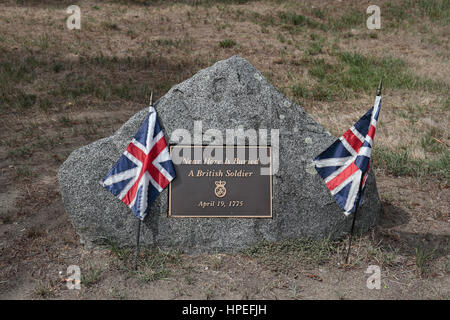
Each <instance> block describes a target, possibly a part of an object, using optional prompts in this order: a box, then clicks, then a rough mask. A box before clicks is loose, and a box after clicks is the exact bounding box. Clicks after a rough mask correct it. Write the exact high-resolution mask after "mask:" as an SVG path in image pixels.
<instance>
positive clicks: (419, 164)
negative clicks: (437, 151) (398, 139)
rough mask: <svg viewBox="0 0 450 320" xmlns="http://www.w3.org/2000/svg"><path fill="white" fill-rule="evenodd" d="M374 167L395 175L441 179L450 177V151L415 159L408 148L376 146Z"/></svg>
mask: <svg viewBox="0 0 450 320" xmlns="http://www.w3.org/2000/svg"><path fill="white" fill-rule="evenodd" d="M373 162H374V167H377V168H383V169H385V170H386V171H387V172H388V173H390V174H393V175H395V176H413V177H421V176H425V175H431V176H435V177H437V178H438V179H441V180H444V179H446V180H448V179H449V177H450V151H448V150H445V151H444V152H443V153H442V154H441V155H440V157H439V158H437V159H414V158H412V157H411V156H410V154H409V153H408V151H407V150H400V151H391V150H389V149H386V148H381V147H375V148H374V151H373Z"/></svg>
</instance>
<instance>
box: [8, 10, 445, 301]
mask: <svg viewBox="0 0 450 320" xmlns="http://www.w3.org/2000/svg"><path fill="white" fill-rule="evenodd" d="M21 3H22V2H21ZM78 5H79V6H80V7H81V9H82V30H79V31H73V32H72V31H68V30H67V29H66V28H65V19H66V18H67V14H66V13H65V6H62V5H60V4H59V3H58V2H56V1H41V2H37V1H30V2H25V4H17V3H16V2H15V1H6V2H5V3H3V2H2V3H1V4H0V19H1V20H0V31H1V32H0V49H2V51H0V53H1V55H0V62H2V63H6V62H11V63H13V64H21V63H24V59H25V58H27V57H34V58H36V59H38V60H39V61H40V63H41V64H42V65H40V66H38V67H37V68H36V69H34V71H33V73H32V74H33V77H32V80H31V81H22V80H20V79H19V80H14V79H12V80H10V81H11V82H12V83H13V85H12V86H11V87H8V86H6V88H9V89H11V90H22V91H23V92H26V93H28V94H35V95H36V97H37V101H36V103H35V105H34V106H33V107H31V109H30V108H29V109H11V108H10V109H6V110H8V112H2V117H1V119H0V139H1V142H2V144H1V145H2V148H1V149H0V218H1V219H0V298H1V299H142V298H143V299H449V297H450V291H449V289H450V277H449V274H450V261H449V250H448V249H449V244H450V233H449V230H450V228H449V223H450V216H449V203H450V193H449V190H448V189H449V186H448V181H446V180H445V179H438V178H436V177H433V176H428V177H427V176H425V177H414V176H412V177H409V176H402V177H397V176H393V175H391V174H389V172H388V171H387V170H385V168H375V175H376V177H377V185H378V190H379V194H380V198H381V200H382V203H383V215H382V219H381V222H380V225H379V226H378V227H377V228H376V230H373V231H372V232H371V233H369V234H367V235H363V236H361V237H358V239H357V240H356V241H355V245H354V250H353V251H352V257H351V260H352V261H353V263H352V265H350V266H343V265H342V254H343V253H342V251H340V252H338V253H335V254H333V255H331V256H330V257H328V258H327V259H326V261H325V262H323V263H313V264H311V263H308V262H307V261H306V260H305V261H303V260H302V259H303V257H302V256H299V257H298V258H297V259H295V258H294V260H293V261H290V260H286V261H285V262H286V263H284V262H283V261H279V262H278V263H276V262H274V261H273V260H271V257H270V256H267V255H270V253H269V254H266V255H264V254H262V255H252V254H249V253H242V254H234V255H229V254H220V253H218V254H215V255H196V256H188V255H184V254H174V255H170V257H171V258H170V259H168V261H166V262H165V264H164V269H163V271H164V273H163V274H162V275H159V276H158V275H155V274H154V273H152V272H154V271H155V270H156V269H155V270H149V269H148V268H146V267H142V268H143V271H145V272H146V273H144V274H135V273H133V272H132V271H130V265H129V263H127V262H126V261H127V260H126V259H125V261H123V260H121V259H120V258H119V257H118V254H117V253H115V252H114V250H112V249H111V248H105V249H102V250H85V249H84V248H83V246H82V245H81V244H80V243H79V237H78V235H77V234H76V231H75V230H74V228H73V227H72V225H71V223H70V221H69V219H68V216H67V214H66V213H65V211H64V208H63V205H62V202H61V197H60V193H59V189H58V183H57V178H56V176H57V170H58V168H59V165H60V164H61V163H62V162H63V161H64V159H66V157H67V156H68V155H69V153H70V152H71V151H72V150H74V149H76V148H78V147H80V146H82V145H85V144H87V143H90V142H92V141H95V140H97V139H99V138H102V137H105V136H108V135H110V134H111V133H112V132H114V131H115V130H117V129H118V128H119V127H120V126H121V124H122V123H124V122H125V121H126V120H127V119H128V118H129V117H130V116H131V115H132V114H134V113H135V112H136V111H138V110H140V109H141V108H142V107H143V106H144V105H145V104H146V103H147V102H148V93H149V92H148V90H147V91H145V90H143V91H138V90H137V89H136V90H135V89H128V90H129V91H128V93H129V94H128V95H127V92H125V94H122V95H121V94H120V93H118V94H116V93H111V94H108V92H107V89H105V85H104V83H103V82H102V81H103V80H105V79H106V80H105V81H110V82H106V84H108V83H113V84H114V83H119V84H126V83H128V81H131V82H130V83H131V86H136V85H139V84H141V85H142V84H144V87H149V88H155V89H157V90H156V94H157V95H158V96H162V95H163V94H164V93H165V92H166V91H167V90H168V89H169V88H170V87H171V86H172V85H174V84H176V83H178V82H180V81H181V80H183V79H186V78H188V77H190V76H191V75H192V74H194V73H195V72H197V71H198V70H199V69H201V68H203V67H206V66H208V65H210V64H211V63H213V62H215V61H218V60H221V59H223V58H227V57H229V56H231V55H233V54H239V55H240V56H242V57H244V58H246V59H247V60H249V61H250V62H251V63H252V64H254V65H255V67H257V68H258V69H259V70H261V71H262V72H263V73H264V74H265V75H267V76H269V77H270V81H271V82H272V83H273V84H274V85H275V86H276V87H277V88H279V89H280V90H281V91H283V92H284V93H285V94H286V95H288V96H289V97H291V98H293V94H292V92H291V91H290V88H291V86H292V85H293V84H295V83H296V82H297V81H306V82H308V83H310V82H312V83H314V81H315V80H314V79H312V77H311V76H310V74H309V71H308V69H307V68H306V67H304V66H302V64H301V62H300V63H297V62H296V61H301V59H302V58H303V57H304V56H305V50H304V48H306V47H307V46H308V45H309V41H310V33H311V32H315V33H317V34H319V35H320V36H322V37H324V38H325V39H326V40H325V50H324V52H323V53H320V54H319V55H318V56H317V57H323V58H324V59H326V60H327V61H333V60H335V59H336V58H335V57H334V56H333V55H331V54H329V50H331V48H332V46H333V44H337V46H338V47H339V49H340V50H347V51H349V50H353V49H358V50H360V51H361V52H362V53H364V54H371V55H373V56H383V55H384V54H386V53H388V54H390V55H392V56H395V57H401V58H402V59H404V60H405V61H406V62H407V63H408V66H409V67H410V69H411V70H412V71H413V72H415V73H416V74H417V75H419V76H421V77H427V78H431V79H434V80H439V81H445V82H447V83H448V75H449V74H450V72H449V71H450V70H449V68H450V67H449V66H450V64H449V63H448V53H447V55H445V54H442V53H443V52H444V53H445V52H448V37H447V36H448V33H447V36H446V33H445V26H442V25H440V24H439V23H434V22H433V23H432V22H429V21H428V20H427V21H424V22H421V23H422V24H420V23H418V24H412V25H409V24H408V25H407V27H404V26H402V27H397V28H386V30H385V29H382V30H380V31H379V34H380V36H378V37H377V38H370V37H368V36H367V35H368V34H369V33H368V32H367V30H365V25H363V26H362V27H360V26H352V27H349V28H348V30H345V32H342V34H341V33H337V34H336V33H333V32H331V31H323V30H316V29H314V30H313V31H311V30H309V29H305V30H303V31H301V32H297V33H294V34H290V33H289V32H286V31H285V29H283V26H282V25H279V24H267V25H264V23H263V22H261V21H265V20H264V19H263V18H261V17H271V16H272V17H274V19H276V17H277V15H276V12H277V11H279V10H284V11H289V10H291V11H292V10H293V11H296V12H301V13H304V14H305V15H306V14H310V12H312V11H311V10H312V9H314V8H324V9H328V10H329V12H328V13H329V14H330V15H332V16H339V15H341V14H344V13H345V12H347V11H348V10H350V9H358V10H362V11H363V12H365V8H366V7H367V6H368V4H366V3H365V2H364V3H361V2H359V1H348V2H344V3H343V2H342V1H314V2H312V1H311V2H308V1H307V2H305V3H303V4H301V5H299V4H298V3H297V2H296V1H286V2H283V3H279V2H276V1H254V2H249V3H247V4H241V5H240V4H231V5H229V4H217V5H216V4H215V3H214V2H213V1H211V2H210V3H209V4H208V5H200V6H193V5H186V4H183V3H175V4H173V3H169V4H155V5H149V6H142V5H138V4H124V3H123V2H119V1H111V2H105V3H103V2H102V3H101V4H98V2H95V1H79V2H78ZM95 6H97V8H98V9H97V8H96V7H95ZM255 13H259V17H260V18H255V17H256V15H255ZM258 19H260V20H258ZM261 19H263V20H261ZM423 24H426V25H428V28H427V29H426V30H425V29H424V28H423ZM427 30H428V31H427ZM280 34H281V35H283V36H284V37H285V38H286V41H284V42H283V41H281V40H280V39H281V37H280ZM224 39H233V40H234V41H235V42H236V45H235V46H233V47H232V48H221V47H220V45H219V42H220V41H222V40H224ZM158 41H159V42H158ZM99 56H100V57H102V59H103V60H102V61H103V62H98V60H96V57H99ZM127 59H130V61H131V64H127V63H128V62H127V61H128V60H127ZM291 62H295V63H291ZM102 63H104V65H103V64H102ZM60 66H62V71H59V72H57V71H55V72H53V71H52V70H56V69H57V68H59V67H60ZM73 74H79V75H81V76H82V77H84V78H83V79H84V81H86V82H80V83H81V84H85V83H87V84H89V83H94V84H95V87H97V88H100V89H99V90H106V91H101V92H99V93H98V91H95V90H94V89H92V88H90V87H88V89H87V90H88V93H86V94H81V95H78V96H75V97H70V95H69V94H67V92H71V91H70V90H69V91H68V88H69V89H74V88H76V87H78V86H79V85H80V84H77V83H76V84H75V85H73V87H72V86H71V84H70V83H66V82H65V81H66V80H65V79H66V77H67V76H68V75H73ZM24 77H25V76H24ZM130 77H131V78H132V79H131V80H130ZM0 79H1V78H0ZM133 81H134V82H133ZM89 90H91V91H89ZM134 90H135V91H134ZM60 91H61V92H62V93H58V92H60ZM104 92H106V93H105V94H104ZM103 94H104V95H103ZM384 97H385V98H384V104H383V116H382V117H383V122H384V124H383V126H382V127H380V128H379V130H378V131H377V141H376V143H378V144H379V145H381V146H384V147H386V148H395V147H397V146H399V145H400V144H401V145H403V146H404V145H407V146H408V145H409V146H411V148H412V150H413V152H412V154H413V155H414V156H415V157H417V158H418V159H426V158H427V157H432V156H433V155H430V154H428V153H427V151H424V150H423V149H422V148H421V147H420V141H419V140H420V139H419V138H420V135H421V134H422V133H423V132H425V131H426V130H427V129H428V128H429V127H430V126H431V127H433V126H434V127H436V128H440V130H442V131H444V134H443V137H441V138H440V139H442V140H443V143H444V144H445V143H447V149H448V136H449V135H448V116H449V114H448V108H447V109H443V112H442V109H437V107H436V106H437V105H439V103H441V101H442V99H444V100H445V99H446V97H448V92H424V91H417V92H416V91H413V90H406V89H401V90H394V89H389V88H387V89H386V90H385V92H384ZM40 98H47V99H48V100H49V101H50V106H49V107H48V108H45V109H43V108H39V107H37V106H36V105H38V104H39V103H40V102H39V101H40V100H39V99H40ZM372 99H373V95H371V94H368V93H364V92H359V93H358V95H356V96H355V97H349V98H345V99H344V98H342V99H334V100H333V101H315V100H313V99H304V100H303V101H302V103H303V105H304V107H305V109H306V110H307V111H308V112H310V113H311V114H312V115H313V116H314V117H315V119H317V121H319V122H320V123H321V124H322V125H324V126H325V127H326V128H327V129H329V130H330V131H331V132H333V133H334V134H336V135H339V134H340V133H342V132H343V131H345V130H346V129H347V128H348V127H349V126H350V125H351V124H352V123H353V122H354V121H355V120H356V119H357V118H358V117H359V116H360V115H361V114H362V113H363V112H365V111H366V109H367V108H366V107H367V106H368V105H369V104H370V103H371V102H372ZM447 99H448V98H447ZM0 103H1V104H2V105H3V102H0ZM414 103H417V104H420V105H423V108H424V112H423V114H421V116H420V117H419V120H418V122H417V124H416V125H415V129H413V128H412V127H413V126H411V125H410V124H409V122H408V121H407V120H405V119H404V118H401V117H398V116H396V114H395V110H403V109H406V106H407V105H410V104H414ZM0 106H1V105H0ZM343 111H346V112H343ZM430 123H431V124H430ZM414 130H416V131H417V130H418V132H419V134H417V132H415V131H414ZM418 137H419V138H418ZM399 140H401V143H400V142H399ZM22 144H23V145H25V146H27V147H28V148H29V150H27V149H19V147H20V146H21V145H22ZM339 246H340V248H342V247H343V246H345V241H342V242H341V243H340V244H339ZM418 248H425V249H426V250H427V251H426V252H428V253H429V252H431V250H432V249H436V250H435V251H434V253H433V255H432V256H430V257H429V259H427V260H426V261H425V263H424V265H423V269H422V270H421V268H419V267H418V258H419V257H418V254H417V252H416V250H417V249H418ZM154 254H155V256H157V255H158V254H157V253H154ZM287 255H289V253H288V254H287ZM386 255H390V256H389V258H387V257H386ZM294 256H295V252H294ZM290 257H291V258H292V255H291V256H290ZM151 259H152V258H151V257H148V256H147V257H142V263H143V264H144V263H145V261H151ZM286 259H288V258H286ZM287 261H290V263H291V264H288V263H287ZM371 264H375V265H380V266H381V267H382V273H381V283H382V286H381V289H380V290H369V289H367V287H366V280H367V278H368V274H366V273H365V271H366V269H367V267H368V266H369V265H371ZM69 265H79V266H80V267H81V271H82V274H83V275H84V276H86V277H87V278H86V279H87V280H85V282H84V283H83V284H82V289H81V290H68V289H67V288H66V285H65V282H64V278H65V272H66V269H67V267H68V266H69ZM89 276H90V278H89ZM152 276H154V278H155V280H153V278H151V277H152ZM145 277H147V278H146V280H145V279H144V280H143V278H145ZM149 277H150V278H149ZM149 279H150V280H149Z"/></svg>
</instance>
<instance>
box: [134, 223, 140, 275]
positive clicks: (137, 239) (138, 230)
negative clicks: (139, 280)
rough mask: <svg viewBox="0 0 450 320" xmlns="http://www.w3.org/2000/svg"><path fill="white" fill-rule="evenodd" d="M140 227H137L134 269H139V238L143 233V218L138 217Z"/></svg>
mask: <svg viewBox="0 0 450 320" xmlns="http://www.w3.org/2000/svg"><path fill="white" fill-rule="evenodd" d="M138 220H139V221H138V227H137V234H136V255H135V256H134V270H135V271H136V270H137V260H138V255H139V238H140V235H141V222H142V220H141V219H139V218H138Z"/></svg>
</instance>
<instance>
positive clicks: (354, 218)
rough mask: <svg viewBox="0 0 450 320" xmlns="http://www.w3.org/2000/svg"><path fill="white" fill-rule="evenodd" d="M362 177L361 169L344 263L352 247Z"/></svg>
mask: <svg viewBox="0 0 450 320" xmlns="http://www.w3.org/2000/svg"><path fill="white" fill-rule="evenodd" d="M363 178H364V172H362V171H361V181H360V182H359V189H358V199H357V200H356V208H355V213H353V221H352V229H351V231H350V238H349V239H348V249H347V256H346V257H345V264H348V257H349V256H350V249H351V247H352V238H353V230H354V229H355V221H356V214H357V213H358V208H359V201H360V200H361V189H362V185H363Z"/></svg>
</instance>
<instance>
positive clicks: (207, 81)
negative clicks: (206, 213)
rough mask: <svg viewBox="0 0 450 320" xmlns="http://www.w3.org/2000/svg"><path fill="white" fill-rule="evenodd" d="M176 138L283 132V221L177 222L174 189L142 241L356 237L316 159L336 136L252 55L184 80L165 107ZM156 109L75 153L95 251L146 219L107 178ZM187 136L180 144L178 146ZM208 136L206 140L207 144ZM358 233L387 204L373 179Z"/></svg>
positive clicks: (86, 238)
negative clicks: (171, 208)
mask: <svg viewBox="0 0 450 320" xmlns="http://www.w3.org/2000/svg"><path fill="white" fill-rule="evenodd" d="M155 108H156V110H157V111H158V116H159V118H160V121H161V124H162V126H163V127H164V131H165V134H166V138H167V139H169V138H170V137H171V133H172V132H173V131H174V130H175V129H177V128H185V129H187V130H189V131H190V132H191V133H192V132H193V128H194V121H196V120H202V121H203V122H202V130H203V132H205V131H206V130H208V129H220V130H222V132H223V134H225V129H227V128H233V129H234V128H236V127H237V126H243V127H244V129H248V128H254V129H259V128H266V129H268V131H269V132H270V129H279V130H280V136H279V139H280V140H279V141H280V146H279V157H280V167H279V171H278V173H277V174H276V175H275V176H274V177H273V219H237V218H236V219H235V218H169V217H168V216H167V211H168V208H167V204H168V191H167V189H166V190H164V191H163V192H162V193H161V195H160V196H159V198H158V199H157V200H156V201H155V202H154V203H153V205H152V207H151V211H150V214H149V215H148V216H147V218H146V219H145V221H144V224H143V228H142V233H141V243H142V244H143V245H147V246H153V247H159V248H161V249H164V250H167V249H181V250H182V251H183V252H186V253H201V252H236V251H238V250H241V249H244V248H247V247H249V246H252V245H255V244H257V243H258V242H260V241H263V240H268V241H279V240H282V239H293V238H300V237H313V238H324V237H329V236H330V237H331V238H338V237H341V236H343V235H345V234H346V233H348V231H349V229H350V226H351V220H352V219H351V216H350V217H345V216H344V214H343V213H342V212H341V211H340V209H339V208H338V206H337V204H336V203H335V201H334V199H333V198H332V196H331V195H330V193H329V191H328V189H327V188H326V186H325V184H324V182H323V181H322V180H321V179H320V177H319V175H318V174H316V171H315V169H314V166H313V165H312V162H311V161H312V158H313V157H315V156H316V155H317V154H319V153H320V152H321V151H322V150H324V149H325V148H326V147H327V146H329V145H330V144H331V143H333V141H334V140H335V139H336V138H335V137H333V136H332V135H331V134H330V133H329V132H327V131H326V130H325V129H323V127H321V126H320V125H319V124H317V123H316V122H315V121H314V120H313V119H312V118H311V117H310V116H309V115H308V114H307V113H306V112H305V111H304V110H303V109H302V108H301V107H300V106H299V105H298V104H295V103H293V102H292V101H290V100H289V99H287V98H286V97H284V96H283V95H282V94H281V93H280V92H279V91H278V90H276V89H275V88H274V87H273V86H272V85H271V84H270V83H269V82H268V81H267V80H266V79H265V78H264V77H263V76H262V75H261V73H260V72H258V71H257V70H256V69H255V68H254V67H253V66H252V65H251V64H250V63H249V62H248V61H246V60H244V59H242V58H240V57H238V56H233V57H231V58H229V59H227V60H223V61H219V62H217V63H216V64H214V65H213V66H211V67H209V68H207V69H204V70H201V71H199V72H198V73H197V74H196V75H194V76H193V77H192V78H190V79H188V80H186V81H184V82H182V83H180V84H178V85H176V86H174V87H173V88H172V89H170V91H169V92H168V93H167V94H166V95H165V96H163V97H162V98H161V99H160V100H159V101H157V103H156V104H155ZM146 114H147V109H144V110H142V111H140V112H138V113H136V114H135V115H134V116H133V117H131V118H130V119H129V120H128V121H127V122H126V123H125V124H124V125H123V126H122V127H121V128H120V129H119V130H118V131H117V132H116V133H115V134H114V135H112V136H110V137H107V138H104V139H101V140H98V141H96V142H94V143H91V144H89V145H87V146H84V147H82V148H79V149H77V150H75V151H73V152H72V154H71V155H70V156H69V157H68V159H67V160H66V161H65V162H64V163H63V164H62V166H61V168H60V170H59V183H60V187H61V194H62V199H63V202H64V205H65V208H66V210H67V213H68V214H69V217H70V220H71V221H72V224H73V225H74V227H75V229H76V230H77V232H78V233H79V234H80V236H81V241H82V242H83V243H84V244H85V245H86V246H88V247H92V246H96V245H100V244H103V243H106V242H107V241H113V242H115V243H116V244H118V245H120V246H133V245H134V244H135V238H136V226H137V219H136V218H135V217H134V216H133V215H132V214H131V211H130V210H129V209H128V207H127V206H125V205H124V204H123V203H122V202H121V201H120V200H118V199H117V198H115V197H114V196H113V195H112V194H111V193H109V192H108V191H107V190H106V189H104V188H103V187H102V186H101V185H100V183H99V181H100V180H101V179H102V178H103V177H104V176H105V174H106V173H107V171H108V170H109V168H110V167H111V166H112V165H113V164H114V163H115V162H116V161H117V159H118V158H119V157H120V155H121V154H122V152H123V150H124V149H125V148H126V146H127V145H128V143H129V141H130V140H131V139H132V137H133V136H134V134H135V133H136V131H137V129H138V128H139V127H140V125H141V123H142V122H143V121H144V118H145V116H146ZM177 142H179V141H170V143H177ZM197 142H198V141H197ZM366 188H367V189H366V191H365V197H364V203H363V206H362V209H361V210H360V214H359V215H358V218H357V221H356V230H358V232H360V231H366V230H367V229H368V228H370V227H372V226H374V225H376V223H377V221H378V218H379V214H380V208H381V206H380V200H379V197H378V192H377V189H376V184H375V179H374V175H373V173H371V174H370V175H369V179H368V181H367V185H366Z"/></svg>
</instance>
